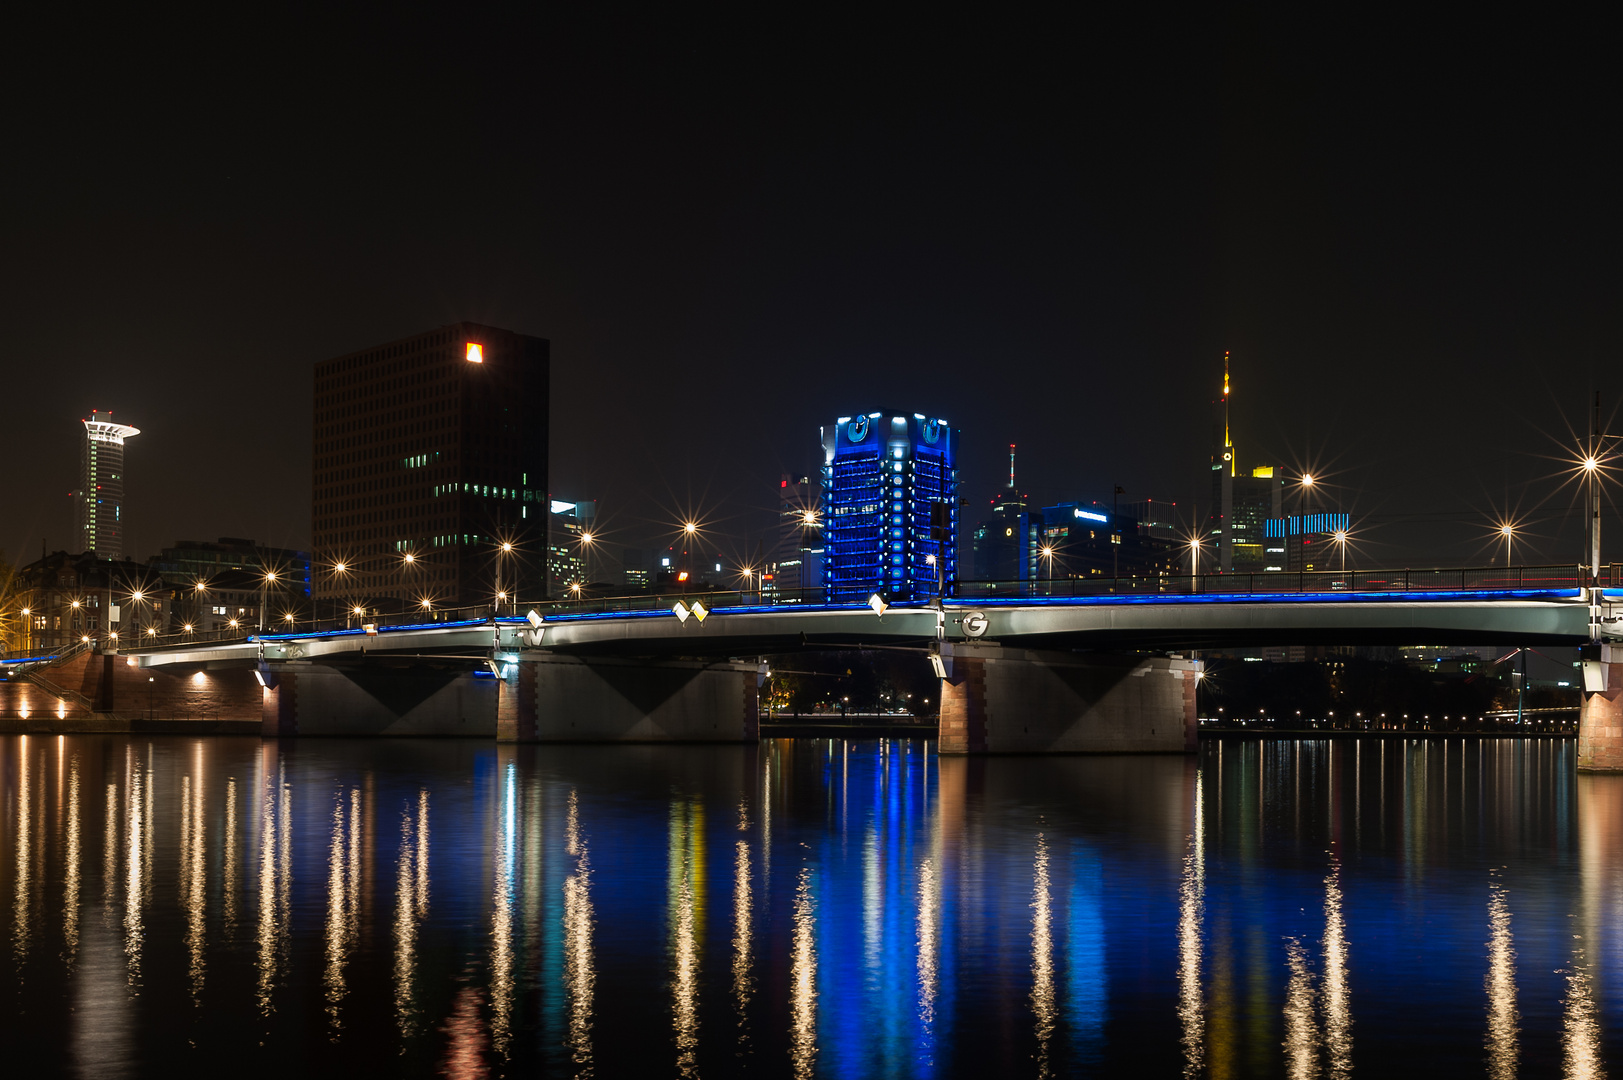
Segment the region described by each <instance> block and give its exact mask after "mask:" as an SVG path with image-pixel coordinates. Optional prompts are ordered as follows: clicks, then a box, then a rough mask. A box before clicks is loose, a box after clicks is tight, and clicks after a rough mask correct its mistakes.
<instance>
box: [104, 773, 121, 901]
mask: <svg viewBox="0 0 1623 1080" xmlns="http://www.w3.org/2000/svg"><path fill="white" fill-rule="evenodd" d="M101 851H102V864H101V889H102V892H101V895H102V910H103V911H104V912H107V913H109V914H110V913H111V912H112V910H113V893H114V891H115V890H116V889H117V888H118V785H117V784H108V785H107V817H106V821H105V822H104V824H103V829H102V836H101Z"/></svg>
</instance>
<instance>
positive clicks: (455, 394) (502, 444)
mask: <svg viewBox="0 0 1623 1080" xmlns="http://www.w3.org/2000/svg"><path fill="white" fill-rule="evenodd" d="M549 353H550V347H549V344H548V342H547V341H546V340H545V339H543V338H536V337H529V336H527V335H524V334H515V333H513V332H512V331H509V330H499V329H496V328H495V327H490V326H481V325H479V324H477V323H468V322H463V323H453V324H451V325H449V326H442V327H440V328H439V329H437V330H431V331H429V332H427V333H424V334H418V335H416V336H414V337H408V338H402V339H400V340H398V341H392V342H389V343H387V344H384V345H378V346H376V347H373V348H369V349H362V350H360V351H358V352H353V353H349V354H348V355H346V356H340V357H338V358H336V359H333V360H328V361H325V362H323V363H320V364H317V365H316V372H315V462H314V473H315V475H314V485H313V487H314V493H315V502H314V507H313V514H312V518H313V525H314V533H315V550H314V555H315V557H316V563H317V565H316V568H315V575H314V576H315V581H314V582H313V586H314V593H315V597H316V599H317V600H318V601H329V602H331V601H339V600H343V601H346V602H367V601H370V602H381V606H385V607H389V606H393V607H405V606H416V605H418V604H421V603H422V602H423V601H424V600H427V601H428V602H429V603H430V604H432V605H436V606H438V605H443V604H451V603H463V604H475V603H489V602H493V601H494V599H495V594H496V592H497V591H498V589H500V590H502V591H505V592H507V593H508V594H509V596H510V597H511V595H512V594H513V593H514V591H515V590H518V592H519V595H520V597H521V599H532V598H533V599H539V598H540V596H541V595H542V593H543V592H544V590H545V588H546V550H545V549H546V527H547V377H548V365H549ZM504 545H511V548H504ZM338 566H342V567H343V569H342V570H337V569H336V567H338Z"/></svg>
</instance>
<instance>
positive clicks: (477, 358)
mask: <svg viewBox="0 0 1623 1080" xmlns="http://www.w3.org/2000/svg"><path fill="white" fill-rule="evenodd" d="M484 362H485V347H484V346H483V345H480V344H479V343H478V342H476V341H470V342H468V363H470V364H482V363H484Z"/></svg>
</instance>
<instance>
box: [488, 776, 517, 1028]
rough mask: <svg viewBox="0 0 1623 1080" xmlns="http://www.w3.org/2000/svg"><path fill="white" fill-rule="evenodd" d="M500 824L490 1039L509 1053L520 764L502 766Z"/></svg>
mask: <svg viewBox="0 0 1623 1080" xmlns="http://www.w3.org/2000/svg"><path fill="white" fill-rule="evenodd" d="M500 797H501V803H500V811H499V814H498V820H497V826H496V860H495V861H496V886H495V890H494V892H493V894H492V897H491V908H492V918H491V937H490V1043H491V1047H492V1048H493V1049H494V1050H495V1051H496V1053H497V1054H499V1055H501V1056H502V1057H504V1058H505V1057H506V1056H507V1054H508V1049H509V1047H508V1039H509V1038H510V1036H511V1024H512V1010H513V893H514V888H515V882H514V874H515V872H516V866H517V862H518V854H517V852H516V850H515V846H516V845H517V843H518V766H517V765H516V764H514V763H513V762H511V761H509V762H508V763H507V767H506V768H505V769H503V770H502V785H501V796H500Z"/></svg>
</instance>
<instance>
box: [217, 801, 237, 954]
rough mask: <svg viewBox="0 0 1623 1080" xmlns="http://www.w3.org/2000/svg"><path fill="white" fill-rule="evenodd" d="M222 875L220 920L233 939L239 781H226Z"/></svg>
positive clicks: (235, 923)
mask: <svg viewBox="0 0 1623 1080" xmlns="http://www.w3.org/2000/svg"><path fill="white" fill-rule="evenodd" d="M222 861H223V862H224V864H225V865H224V867H223V868H222V870H221V875H220V918H221V921H222V922H223V923H224V926H225V936H226V937H227V938H228V939H229V938H233V937H235V936H236V929H237V780H236V777H227V778H226V781H225V851H224V853H223V855H222Z"/></svg>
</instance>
